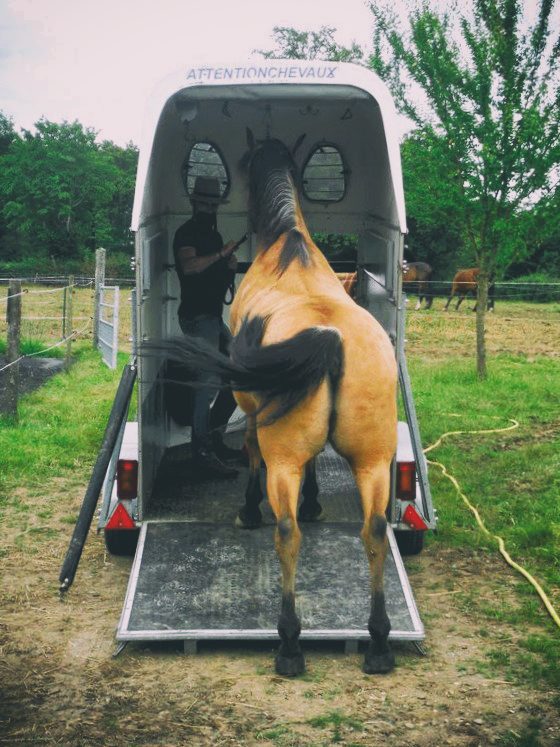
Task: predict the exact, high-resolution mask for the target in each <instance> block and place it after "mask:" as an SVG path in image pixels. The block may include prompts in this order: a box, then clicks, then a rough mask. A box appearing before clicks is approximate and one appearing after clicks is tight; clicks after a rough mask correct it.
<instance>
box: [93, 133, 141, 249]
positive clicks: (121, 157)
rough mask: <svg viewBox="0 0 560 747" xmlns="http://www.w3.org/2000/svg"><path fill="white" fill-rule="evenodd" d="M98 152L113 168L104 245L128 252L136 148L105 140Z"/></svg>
mask: <svg viewBox="0 0 560 747" xmlns="http://www.w3.org/2000/svg"><path fill="white" fill-rule="evenodd" d="M100 151H101V153H103V154H104V155H105V156H106V157H107V158H108V159H109V161H110V162H111V163H112V164H113V166H114V167H115V169H116V172H115V183H114V191H113V194H112V197H111V200H110V203H109V204H108V205H107V208H106V210H107V221H108V223H109V225H110V226H111V237H110V239H109V240H108V242H107V244H106V246H108V247H110V248H112V249H117V250H119V251H123V252H130V251H132V250H133V248H134V239H133V236H132V233H131V230H130V224H131V221H132V204H133V202H134V188H135V184H136V169H137V167H138V148H137V146H136V145H134V143H131V142H130V143H127V145H126V146H125V147H124V148H121V147H120V146H118V145H115V143H113V142H111V141H110V140H105V141H104V142H103V143H101V146H100Z"/></svg>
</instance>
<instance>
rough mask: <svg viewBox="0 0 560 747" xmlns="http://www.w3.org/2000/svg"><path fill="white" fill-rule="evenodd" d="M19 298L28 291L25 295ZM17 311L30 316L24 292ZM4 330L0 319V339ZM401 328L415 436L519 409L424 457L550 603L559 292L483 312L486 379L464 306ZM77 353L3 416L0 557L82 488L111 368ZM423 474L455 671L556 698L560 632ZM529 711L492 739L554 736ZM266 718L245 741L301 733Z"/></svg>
mask: <svg viewBox="0 0 560 747" xmlns="http://www.w3.org/2000/svg"><path fill="white" fill-rule="evenodd" d="M76 296H77V300H76V302H75V310H76V313H77V314H78V311H77V310H80V311H79V313H80V314H83V315H87V314H88V308H89V307H88V304H91V292H90V291H89V290H79V291H77V292H76ZM37 298H38V299H39V300H41V301H42V300H44V299H41V297H40V296H39V297H37ZM25 302H26V303H29V304H31V302H30V301H29V299H28V298H26V299H25ZM49 302H51V301H49ZM52 303H53V305H54V301H53V302H52ZM49 308H50V307H49ZM28 314H29V316H34V315H35V314H32V313H31V305H29V306H28ZM24 315H25V312H24ZM37 315H38V314H37ZM52 315H53V316H54V315H55V314H54V311H53V314H52ZM29 325H30V326H29V328H28V330H27V331H25V330H24V335H25V336H26V337H28V338H29V339H33V340H40V341H44V342H49V341H51V342H52V341H53V340H55V339H58V338H57V335H58V334H59V331H58V330H57V329H55V328H52V329H48V330H47V328H46V326H45V327H44V328H43V327H40V326H35V327H33V326H32V325H31V321H30V322H29ZM2 336H3V330H2V327H1V325H0V339H1V338H2ZM128 337H129V331H128V328H127V327H126V322H125V325H124V326H123V328H122V329H121V334H120V339H121V343H122V348H123V353H122V354H121V356H120V365H121V366H122V365H123V364H124V362H125V360H126V355H125V353H124V350H126V348H127V347H128V345H129V341H128ZM407 338H408V341H407V351H408V361H409V367H410V373H411V378H412V384H413V390H414V394H415V402H416V408H417V412H418V417H419V421H420V427H421V431H422V438H423V442H424V445H425V446H427V445H428V444H431V443H433V442H434V441H436V440H437V438H439V436H440V435H441V434H442V433H444V432H446V431H455V430H478V429H491V428H501V427H505V426H507V425H508V424H509V419H511V418H514V419H515V420H517V421H518V422H519V428H517V429H516V430H512V431H509V432H507V433H497V434H487V435H469V434H465V435H460V436H454V437H451V438H450V439H448V440H446V441H445V442H444V443H443V444H442V445H441V446H440V447H439V448H438V449H436V450H435V451H433V452H432V453H430V455H429V456H430V458H432V457H433V458H434V459H436V460H438V461H441V462H443V463H444V464H445V465H446V467H447V469H448V470H449V471H450V472H451V473H452V474H453V475H454V476H455V477H456V478H457V479H458V480H459V482H460V484H461V487H462V489H463V490H464V492H465V493H466V494H467V496H468V497H469V499H470V500H471V501H472V503H474V504H475V505H476V506H477V508H478V509H479V511H480V512H481V514H482V516H483V519H484V521H485V522H486V525H487V527H488V529H489V530H490V531H491V532H492V533H494V534H498V535H500V536H502V537H503V538H504V540H505V542H506V546H507V548H508V550H509V552H510V554H511V555H512V556H513V557H514V559H515V560H516V561H517V562H518V563H520V564H522V565H523V566H524V567H526V569H527V570H528V571H529V572H530V573H532V574H533V575H534V576H536V577H537V579H538V580H539V581H540V582H541V584H542V585H543V586H544V588H545V591H546V592H547V593H548V595H549V597H550V599H551V601H552V602H553V604H554V605H555V606H556V609H557V610H559V609H560V513H559V508H560V497H559V494H560V448H559V446H560V443H559V442H560V398H559V396H558V388H559V387H558V385H559V382H560V305H559V304H536V303H535V304H533V303H521V302H515V303H513V302H510V303H500V304H498V305H497V309H496V312H495V314H494V315H490V316H489V318H488V349H489V378H488V380H487V381H485V382H480V381H479V380H478V379H477V378H476V375H475V363H474V358H473V351H474V344H475V343H474V318H473V315H468V314H467V312H464V313H462V314H455V313H453V312H448V313H447V314H444V313H443V312H441V310H438V309H436V310H433V311H430V312H412V311H411V312H409V315H408V324H407ZM75 356H76V361H75V365H74V366H73V367H72V368H71V369H70V371H69V372H68V373H63V374H60V375H58V376H56V377H55V378H53V379H52V380H51V381H49V382H48V384H47V385H46V386H44V387H43V388H42V389H41V390H38V391H36V392H34V393H33V394H31V395H29V396H27V397H25V398H24V399H23V400H22V402H21V406H20V424H19V426H17V427H16V426H13V425H11V424H10V423H8V422H6V421H1V420H0V462H1V469H0V513H1V515H2V519H1V522H2V525H3V534H4V541H3V543H2V546H1V547H0V558H3V559H10V558H11V557H12V556H13V554H14V553H16V552H17V553H18V557H20V558H26V557H31V556H41V554H42V553H46V554H47V555H48V554H49V552H50V550H49V548H50V547H51V546H52V544H53V543H55V544H57V547H58V553H60V549H61V547H63V545H64V541H63V539H61V537H60V522H61V521H62V523H63V524H66V525H67V528H68V531H70V530H71V523H72V522H73V521H74V519H75V515H76V501H75V500H74V502H73V503H72V504H71V505H69V506H68V507H67V508H64V509H61V506H60V504H59V503H58V502H56V501H60V500H61V496H63V495H64V493H68V494H70V493H72V494H74V495H75V494H76V493H80V492H81V493H82V494H83V488H84V486H85V484H86V483H87V479H88V477H89V474H90V472H91V468H92V465H93V462H94V460H95V457H96V449H97V447H98V444H99V442H100V439H101V435H102V432H103V429H104V426H105V423H106V418H107V414H108V412H109V408H110V406H111V402H112V397H113V394H114V391H115V389H116V385H117V382H118V375H119V374H118V372H111V371H109V370H108V369H107V368H106V367H105V366H104V365H102V364H101V363H100V361H99V357H98V355H97V354H96V353H95V352H94V351H92V350H91V344H90V342H89V340H87V339H83V340H82V341H80V342H78V343H77V344H76V345H75ZM430 480H431V486H432V493H433V497H434V503H435V506H436V508H437V511H438V515H439V528H438V532H437V534H432V535H430V537H429V538H428V542H427V547H426V549H425V551H424V553H423V556H424V555H426V556H427V557H428V558H429V557H430V553H433V552H435V553H438V557H441V556H442V554H443V556H445V557H448V558H451V563H450V566H449V567H448V568H446V569H445V574H446V576H445V581H444V586H443V588H441V585H439V586H437V588H435V590H432V591H430V590H429V589H428V596H430V594H431V593H433V594H434V595H438V594H445V593H449V594H452V595H453V596H452V597H450V599H452V600H453V604H454V605H457V608H458V609H459V610H460V613H461V615H462V617H463V621H464V624H465V625H466V626H472V628H473V629H472V630H471V632H472V633H473V634H476V636H477V639H478V640H479V641H483V642H484V643H485V645H484V647H483V648H481V649H480V651H478V652H473V653H472V655H470V658H468V661H467V663H466V664H461V666H462V667H464V668H465V671H464V672H462V671H459V672H458V673H456V675H455V676H456V677H460V676H462V675H463V674H469V676H471V677H473V678H474V679H473V681H476V677H482V678H486V679H490V680H491V679H492V678H497V679H501V680H503V681H504V682H509V683H511V684H512V686H516V687H523V688H526V689H528V690H535V691H537V692H541V693H548V695H547V697H549V698H550V694H551V693H552V692H554V693H556V695H555V696H554V697H555V698H556V700H555V701H553V702H555V703H556V706H558V705H560V696H559V693H560V667H559V666H558V661H560V631H559V630H558V628H556V627H555V626H554V624H553V622H552V620H551V618H550V617H549V616H548V615H547V613H546V611H545V610H544V608H543V605H542V603H541V602H540V600H539V598H538V596H537V595H536V593H535V591H534V590H533V589H532V587H531V586H530V585H529V584H528V583H527V582H526V581H525V580H524V579H523V578H522V577H521V576H518V575H515V574H514V573H513V572H505V571H504V572H503V573H502V571H501V567H502V565H503V560H502V559H501V556H500V555H499V554H498V552H497V548H496V545H495V543H494V542H493V541H489V540H488V539H487V538H485V536H484V535H483V534H482V533H481V532H480V530H479V529H478V528H477V527H476V524H475V521H474V518H473V516H472V515H471V513H470V512H469V511H468V510H467V509H466V507H465V506H464V504H463V503H462V502H461V501H460V499H459V498H458V496H457V495H456V493H455V490H454V489H453V487H452V486H451V484H450V483H449V482H448V481H447V480H446V479H445V478H444V477H442V476H441V475H440V474H439V472H438V470H437V469H435V468H431V470H430ZM52 495H54V496H56V501H55V500H54V499H52V498H51V496H52ZM21 562H23V561H21ZM421 562H423V561H421V560H416V559H413V560H411V561H410V562H409V563H408V565H409V571H410V573H411V574H412V578H413V585H414V573H415V567H416V565H415V564H417V563H421ZM470 564H472V568H473V573H475V574H476V575H477V577H478V582H479V583H478V585H475V586H473V584H471V583H466V582H465V583H463V580H464V579H465V577H466V573H467V572H468V567H469V565H470ZM480 569H486V570H487V572H488V576H489V579H490V576H492V578H494V576H493V575H492V574H493V573H494V569H495V571H496V572H498V573H500V574H501V576H500V577H501V578H503V584H502V585H498V586H497V587H496V586H495V585H493V586H492V587H491V591H490V587H488V591H486V590H485V588H484V587H485V579H484V575H480ZM489 583H490V580H489ZM439 614H440V613H439V612H438V615H439ZM424 618H425V621H426V622H427V625H428V626H433V627H437V626H438V625H439V623H438V621H436V620H433V619H431V617H430V611H429V610H428V611H427V612H425V613H424ZM543 697H544V696H543ZM533 716H534V714H533ZM352 718H353V716H352V714H347V715H341V714H340V713H339V712H338V711H337V710H336V709H335V710H333V708H332V707H331V708H330V710H328V711H327V712H326V715H325V714H323V715H322V716H317V717H316V718H315V721H314V722H313V723H311V722H309V723H310V727H311V728H312V729H315V730H318V729H323V730H326V731H325V732H324V733H325V734H327V732H328V733H329V734H331V736H332V730H333V729H334V734H335V736H336V735H337V734H338V735H339V736H340V734H341V733H342V732H341V729H342V730H343V729H344V728H347V729H349V730H352V729H355V728H357V727H355V726H352V723H355V722H353V721H352ZM321 719H322V720H321ZM335 722H336V723H335ZM539 723H540V722H539V720H538V718H537V719H536V720H535V719H534V718H533V721H531V718H530V717H527V719H526V720H525V722H524V724H525V726H524V727H523V729H524V730H521V731H520V730H519V729H517V731H516V730H515V729H514V730H513V732H512V733H510V731H508V730H507V729H505V727H504V728H503V729H502V730H501V732H499V733H500V734H501V735H502V736H501V737H500V739H501V740H502V741H497V742H494V743H497V744H503V745H506V744H507V745H512V746H516V747H522V745H526V746H528V745H533V747H538V746H539V745H541V744H543V745H544V744H547V745H548V744H553V742H549V741H547V740H546V735H545V734H544V733H541V727H540V726H539ZM275 728H276V731H274V729H272V730H269V732H259V733H265V734H268V735H269V736H266V738H264V737H263V738H262V739H261V738H256V741H258V742H260V741H263V742H264V743H271V744H279V745H284V744H285V745H288V744H300V743H301V744H303V743H306V742H297V741H289V739H288V738H287V737H286V733H291V732H290V730H289V729H288V732H286V729H287V727H285V726H284V725H280V726H277V727H275ZM543 728H544V727H543ZM329 729H330V730H331V731H330V732H329V731H328V730H329ZM255 733H256V732H255ZM275 734H276V736H274V735H275ZM321 734H323V732H321ZM270 735H272V736H270ZM516 735H517V736H516ZM323 736H324V734H323ZM358 736H359V735H358ZM358 736H355V737H354V738H355V741H354V742H351V741H345V738H344V739H343V738H340V739H336V738H333V739H332V740H329V739H327V740H326V741H320V739H319V737H318V741H317V742H316V743H317V744H326V743H330V741H342V742H343V743H346V744H351V743H355V744H366V743H367V744H371V743H372V742H367V741H366V742H364V741H362V738H361V737H359V738H358ZM325 739H326V737H325ZM348 739H349V740H350V738H348ZM267 740H268V741H267ZM53 743H54V742H53ZM81 743H82V742H80V744H81ZM83 743H84V744H87V741H86V742H83ZM97 743H98V742H95V744H97ZM112 743H113V742H111V744H112ZM125 743H126V742H124V741H123V742H122V744H125ZM134 743H136V742H134ZM140 743H142V744H144V742H140V741H139V742H138V744H140ZM156 743H158V744H159V742H155V741H154V742H153V744H156ZM200 743H201V744H202V743H204V742H200ZM232 743H233V742H232ZM313 743H315V742H313ZM449 743H450V744H471V742H459V741H457V742H449ZM480 743H481V744H486V742H484V741H481V742H480ZM115 744H117V742H115ZM150 744H152V742H150ZM391 744H393V743H392V742H391ZM395 744H397V742H395ZM414 744H415V742H414ZM423 744H424V743H423ZM426 744H429V742H426ZM472 744H476V742H472Z"/></svg>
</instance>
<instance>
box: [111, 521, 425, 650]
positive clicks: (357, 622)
mask: <svg viewBox="0 0 560 747" xmlns="http://www.w3.org/2000/svg"><path fill="white" fill-rule="evenodd" d="M273 531H274V529H273V527H272V526H263V527H262V528H261V529H257V530H253V531H248V530H242V529H237V528H235V527H234V526H232V525H224V524H215V523H206V522H155V523H154V522H147V523H145V524H144V525H143V527H142V532H141V535H140V540H139V548H138V551H137V554H136V558H135V561H134V565H133V568H132V573H131V577H130V581H129V588H128V591H127V597H126V600H125V606H124V609H123V614H122V617H121V621H120V623H119V628H118V631H117V639H118V640H121V641H127V640H165V639H167V640H169V639H185V640H187V639H195V640H196V639H198V640H204V639H228V638H230V639H263V638H264V639H268V638H274V639H275V638H277V632H276V625H277V618H278V611H279V605H280V568H279V564H278V560H277V557H276V552H275V549H274V540H273ZM302 531H303V538H302V547H301V552H300V560H299V564H298V576H297V605H298V612H299V615H300V618H301V621H302V636H301V637H302V638H307V639H313V640H318V639H332V640H336V639H338V640H351V639H367V638H368V637H369V635H368V631H367V620H368V617H369V601H370V592H369V570H368V564H367V561H366V557H365V552H364V549H363V545H362V542H361V539H360V536H359V531H360V524H358V523H348V522H346V523H336V524H334V523H319V524H309V525H307V524H306V525H303V527H302ZM389 540H390V552H389V553H388V557H387V562H386V564H385V585H386V586H385V590H386V600H387V611H388V614H389V618H390V619H391V623H392V631H391V636H390V637H391V638H392V639H395V640H420V639H422V638H423V637H424V631H423V627H422V623H421V621H420V618H419V616H418V611H417V609H416V605H415V602H414V598H413V596H412V593H411V590H410V586H409V584H408V579H407V577H406V572H405V570H404V567H403V565H402V560H401V558H400V555H399V553H398V549H396V543H395V539H394V536H393V533H392V531H390V533H389Z"/></svg>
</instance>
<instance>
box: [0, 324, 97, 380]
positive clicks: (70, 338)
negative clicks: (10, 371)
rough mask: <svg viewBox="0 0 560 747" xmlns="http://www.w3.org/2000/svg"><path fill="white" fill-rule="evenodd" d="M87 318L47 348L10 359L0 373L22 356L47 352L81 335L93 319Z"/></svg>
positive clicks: (13, 364)
mask: <svg viewBox="0 0 560 747" xmlns="http://www.w3.org/2000/svg"><path fill="white" fill-rule="evenodd" d="M88 319H89V321H88V323H87V324H86V325H85V326H84V327H82V328H81V329H78V330H74V332H72V334H70V335H67V337H64V338H62V340H59V341H58V342H56V343H55V344H54V345H49V347H48V348H43V349H42V350H37V351H36V352H35V353H25V354H24V355H20V357H19V358H16V359H15V360H14V361H11V363H8V364H6V365H5V366H3V367H2V368H0V373H2V371H5V370H6V369H7V368H10V366H15V364H16V363H19V362H20V361H21V360H23V359H24V358H31V357H32V356H34V355H41V354H42V353H47V352H48V351H49V350H54V348H59V347H61V346H62V345H66V343H67V342H68V340H72V339H73V338H76V337H78V335H81V334H82V333H84V332H85V331H86V330H88V329H89V328H90V327H91V322H92V321H93V317H88Z"/></svg>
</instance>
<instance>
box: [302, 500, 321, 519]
mask: <svg viewBox="0 0 560 747" xmlns="http://www.w3.org/2000/svg"><path fill="white" fill-rule="evenodd" d="M322 518H323V507H322V506H320V505H319V504H318V503H317V505H316V506H313V507H311V508H304V507H303V505H302V506H301V508H300V509H299V512H298V521H320V520H321V519H322Z"/></svg>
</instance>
